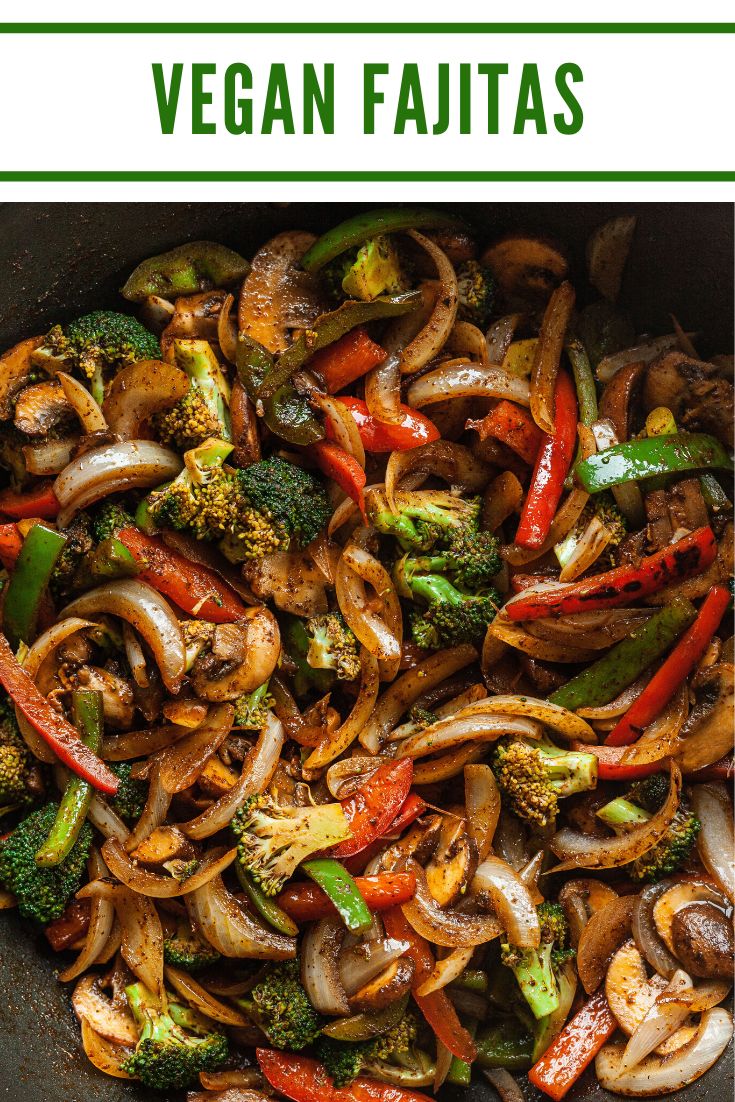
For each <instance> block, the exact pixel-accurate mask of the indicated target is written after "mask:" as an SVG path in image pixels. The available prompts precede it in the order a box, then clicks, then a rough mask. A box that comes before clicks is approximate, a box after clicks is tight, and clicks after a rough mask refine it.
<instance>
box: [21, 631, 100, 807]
mask: <svg viewBox="0 0 735 1102" xmlns="http://www.w3.org/2000/svg"><path fill="white" fill-rule="evenodd" d="M0 684H2V687H3V688H4V689H5V691H6V693H7V694H8V696H10V697H11V698H12V701H13V703H14V704H15V705H17V707H18V708H19V709H20V711H21V712H22V713H23V715H24V716H25V718H26V719H27V720H28V722H29V723H30V725H31V726H32V727H33V728H34V730H35V731H37V732H38V734H39V735H40V736H41V738H42V739H43V741H44V742H45V743H47V744H48V745H49V746H50V747H51V749H52V750H53V751H54V753H55V754H56V756H57V757H58V759H59V761H60V762H62V764H63V765H66V766H67V767H68V768H69V769H71V771H72V773H76V775H77V776H78V777H81V778H82V780H84V781H87V782H88V783H89V784H91V785H92V787H93V788H96V789H97V790H98V791H99V792H105V793H107V794H108V795H111V796H114V795H115V793H116V792H117V788H118V784H119V781H118V779H117V777H116V776H115V774H114V773H113V772H112V771H111V770H110V769H108V768H107V766H106V765H105V763H104V762H103V761H100V759H99V758H98V757H97V755H96V754H94V753H93V752H92V751H91V750H90V749H89V747H87V746H85V745H84V743H83V742H82V740H81V739H80V737H79V733H78V732H77V730H76V728H75V727H72V725H71V723H69V722H68V721H67V720H66V719H64V717H63V716H62V715H61V714H60V713H59V712H57V711H55V710H54V709H53V708H52V707H51V705H50V704H49V702H48V700H47V699H46V697H45V696H42V695H41V693H40V692H39V691H38V689H37V688H36V686H35V685H34V683H33V681H32V680H31V679H30V677H29V676H28V674H27V673H26V671H25V670H24V669H23V667H22V666H21V665H20V663H19V662H18V661H16V658H15V656H14V654H13V652H12V650H11V649H10V644H9V643H8V641H7V639H6V638H5V636H4V635H2V634H0Z"/></svg>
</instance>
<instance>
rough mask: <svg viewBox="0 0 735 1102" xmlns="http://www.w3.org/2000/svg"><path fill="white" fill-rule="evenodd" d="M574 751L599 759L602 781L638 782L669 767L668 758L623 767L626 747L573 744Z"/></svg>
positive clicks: (598, 764)
mask: <svg viewBox="0 0 735 1102" xmlns="http://www.w3.org/2000/svg"><path fill="white" fill-rule="evenodd" d="M572 749H574V750H581V751H582V752H583V753H585V754H594V755H595V757H596V758H597V779H598V780H600V781H638V780H641V778H643V777H650V776H651V774H652V773H661V772H663V771H664V770H666V769H668V767H669V759H668V758H660V759H659V760H658V761H649V762H644V763H642V764H640V765H621V761H620V759H621V758H622V756H623V754H624V753H625V747H624V746H591V745H590V744H589V743H587V742H577V741H573V742H572Z"/></svg>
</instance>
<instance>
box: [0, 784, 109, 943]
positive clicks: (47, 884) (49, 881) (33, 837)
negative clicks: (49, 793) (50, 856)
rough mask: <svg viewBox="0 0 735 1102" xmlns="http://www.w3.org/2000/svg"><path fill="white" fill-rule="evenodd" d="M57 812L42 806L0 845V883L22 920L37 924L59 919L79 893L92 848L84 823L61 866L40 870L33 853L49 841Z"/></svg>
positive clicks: (89, 831)
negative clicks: (12, 899) (11, 895)
mask: <svg viewBox="0 0 735 1102" xmlns="http://www.w3.org/2000/svg"><path fill="white" fill-rule="evenodd" d="M58 810H59V808H58V804H55V803H48V804H45V805H44V806H43V807H41V808H39V809H38V811H34V812H32V813H31V814H30V815H29V816H28V818H26V819H23V820H22V821H21V822H20V823H19V824H18V826H17V827H16V828H15V830H14V831H13V832H12V834H10V835H9V837H7V838H5V839H4V840H3V841H2V842H0V882H2V884H3V886H4V887H5V888H7V889H8V891H11V892H12V893H13V894H14V895H15V896H16V898H17V900H18V910H19V912H20V913H21V915H22V916H23V918H30V919H33V920H34V921H36V922H43V923H46V922H51V921H52V920H53V919H54V918H58V917H59V915H60V914H61V913H62V911H63V910H64V908H65V907H66V904H67V903H68V902H69V900H70V899H71V897H72V896H73V895H74V893H75V892H77V891H78V890H79V886H80V885H81V883H82V877H83V876H84V872H85V868H86V864H87V858H88V856H89V850H90V847H91V845H92V828H91V826H90V825H89V823H85V824H84V826H83V827H82V829H81V831H80V833H79V837H78V838H77V840H76V842H75V843H74V847H73V849H72V850H71V853H70V854H69V856H68V857H66V858H65V859H64V860H63V861H62V862H61V864H59V865H54V866H53V867H52V868H39V866H38V865H37V864H36V853H37V852H38V850H39V849H40V848H41V846H42V845H43V843H44V842H45V841H46V839H47V838H48V835H49V831H50V830H51V827H52V826H53V825H54V822H55V821H56V814H57V812H58Z"/></svg>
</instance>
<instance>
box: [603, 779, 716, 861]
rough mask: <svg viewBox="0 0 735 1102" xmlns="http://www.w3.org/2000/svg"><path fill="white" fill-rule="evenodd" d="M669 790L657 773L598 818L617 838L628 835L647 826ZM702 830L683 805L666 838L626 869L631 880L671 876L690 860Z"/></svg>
mask: <svg viewBox="0 0 735 1102" xmlns="http://www.w3.org/2000/svg"><path fill="white" fill-rule="evenodd" d="M668 790H669V782H668V778H667V776H666V774H664V773H654V774H652V776H650V777H647V778H646V779H645V781H642V782H640V783H639V784H636V785H634V786H633V788H631V790H630V792H629V793H628V795H627V797H623V796H618V797H617V798H616V799H614V800H611V801H610V802H609V803H607V804H605V806H604V807H602V808H600V810H599V811H598V812H597V815H598V817H599V818H600V819H602V821H603V822H604V823H607V825H608V826H609V827H611V828H612V829H613V830H614V831H615V833H616V834H625V833H627V831H629V830H632V829H634V828H635V827H637V826H641V825H642V824H643V823H647V822H648V820H649V819H650V818H651V816H652V815H653V814H655V812H656V811H658V810H659V808H660V807H661V806H662V804H663V803H664V800H665V799H666V797H667V795H668ZM701 828H702V824H701V823H700V821H699V819H698V818H697V817H696V815H694V814H692V812H691V811H690V810H689V808H688V807H687V806H686V804H684V803H682V804H680V805H679V807H678V809H677V812H676V814H675V815H674V818H673V820H672V822H671V823H670V824H669V827H668V829H667V830H666V833H665V834H664V836H663V837H662V838H661V839H659V841H658V842H656V844H655V845H654V846H653V847H652V848H651V849H649V850H648V852H647V853H644V854H643V855H642V856H641V857H638V858H637V859H636V860H635V861H633V862H631V864H630V865H628V866H626V871H627V873H628V875H629V876H630V878H631V880H636V881H639V882H640V881H643V880H650V881H656V880H662V879H663V878H664V877H666V876H671V874H672V873H674V872H676V871H677V869H679V868H681V866H682V865H683V864H684V862H685V861H686V859H687V858H688V857H689V854H690V853H691V851H692V848H693V847H694V844H695V842H696V840H697V835H698V834H699V831H700V830H701Z"/></svg>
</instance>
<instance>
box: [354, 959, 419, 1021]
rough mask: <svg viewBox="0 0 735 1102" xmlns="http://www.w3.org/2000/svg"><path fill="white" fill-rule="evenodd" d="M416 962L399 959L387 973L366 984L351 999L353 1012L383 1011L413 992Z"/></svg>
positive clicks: (389, 967) (389, 966)
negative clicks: (412, 985) (412, 983)
mask: <svg viewBox="0 0 735 1102" xmlns="http://www.w3.org/2000/svg"><path fill="white" fill-rule="evenodd" d="M414 969H415V966H414V962H413V961H412V960H411V959H410V958H409V957H399V959H398V960H394V961H393V963H392V964H389V965H388V967H387V968H386V969H385V971H383V972H381V973H380V975H378V976H376V977H375V978H374V979H372V980H370V982H369V983H366V984H365V985H364V986H363V987H361V988H360V990H359V991H356V992H355V994H354V995H353V996H352V998H351V999H350V1009H351V1010H368V1011H370V1010H382V1009H383V1008H384V1007H386V1006H389V1005H390V1003H394V1002H395V1001H396V999H400V998H402V997H403V996H404V995H407V994H408V993H409V991H410V990H411V982H412V980H413V974H414Z"/></svg>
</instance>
